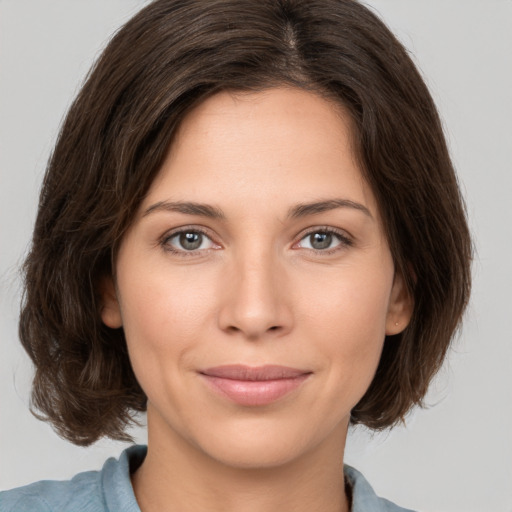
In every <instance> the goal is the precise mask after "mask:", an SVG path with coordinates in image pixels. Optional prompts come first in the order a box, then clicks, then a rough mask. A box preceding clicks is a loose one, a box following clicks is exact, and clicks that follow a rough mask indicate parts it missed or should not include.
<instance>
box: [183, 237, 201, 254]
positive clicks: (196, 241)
mask: <svg viewBox="0 0 512 512" xmlns="http://www.w3.org/2000/svg"><path fill="white" fill-rule="evenodd" d="M202 238H203V236H202V235H201V234H200V233H182V234H181V235H180V245H181V246H182V247H183V248H184V249H186V250H187V251H192V250H194V249H198V248H199V247H200V246H201V242H202V241H203V240H202Z"/></svg>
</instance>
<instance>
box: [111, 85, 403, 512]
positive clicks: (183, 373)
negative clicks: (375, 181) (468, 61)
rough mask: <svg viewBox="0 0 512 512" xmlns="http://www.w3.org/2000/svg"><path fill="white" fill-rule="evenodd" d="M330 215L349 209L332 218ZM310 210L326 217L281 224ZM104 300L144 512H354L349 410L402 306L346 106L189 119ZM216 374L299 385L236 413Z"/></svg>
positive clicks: (200, 111)
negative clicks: (143, 433) (133, 431)
mask: <svg viewBox="0 0 512 512" xmlns="http://www.w3.org/2000/svg"><path fill="white" fill-rule="evenodd" d="M339 199H341V200H344V201H350V203H348V204H344V205H343V204H342V206H338V207H336V208H334V207H333V204H332V203H328V204H330V207H329V208H327V207H326V206H325V202H326V201H332V200H339ZM166 202H167V203H175V202H181V203H183V202H195V203H202V204H206V205H209V206H211V207H212V208H214V209H215V210H216V212H217V213H218V214H220V213H221V214H222V217H211V216H208V215H205V214H204V213H205V212H201V211H192V210H190V209H189V210H188V211H176V208H174V207H169V206H167V207H165V206H162V204H163V203H166ZM315 202H323V203H324V205H323V211H313V210H311V209H309V210H308V209H304V208H303V209H302V215H297V211H296V212H295V213H296V215H290V212H291V211H292V210H293V209H295V210H297V207H298V205H301V204H309V203H315ZM317 209H318V208H317ZM320 209H321V208H320ZM326 229H331V230H335V231H336V234H333V235H331V238H330V239H329V238H328V236H329V235H328V233H327V234H325V231H326ZM180 230H181V233H182V234H183V233H192V235H193V233H194V230H195V231H197V230H200V231H202V232H204V235H202V236H203V238H202V242H201V245H200V246H199V248H197V249H192V250H190V249H189V250H186V249H185V248H184V247H183V245H180ZM177 232H178V234H177ZM312 233H317V235H316V236H317V237H320V238H322V237H323V238H324V239H325V237H326V236H327V239H326V240H327V242H328V246H327V247H326V248H320V249H318V247H319V246H318V244H317V243H316V242H315V239H314V238H312V237H311V234H312ZM323 233H324V234H323ZM199 236H201V235H199ZM181 240H182V241H183V237H182V238H181ZM329 240H330V241H329ZM187 247H188V248H189V247H190V246H187ZM315 247H316V249H315ZM102 295H103V309H102V318H103V321H104V323H105V324H106V325H108V326H110V327H114V328H117V327H121V326H122V327H123V328H124V331H125V334H126V339H127V344H128V350H129V353H130V359H131V362H132V365H133V368H134V371H135V374H136V375H137V378H138V380H139V382H140V384H141V386H142V388H143V389H144V391H145V392H146V394H147V397H148V455H147V457H146V459H145V461H144V463H143V464H142V466H141V467H140V468H139V469H138V470H137V472H136V473H135V474H134V475H133V479H132V481H133V486H134V490H135V494H136V497H137V500H138V502H139V504H140V506H141V509H142V510H143V511H144V512H151V511H153V510H155V511H156V510H160V511H165V510H180V511H187V512H188V511H191V512H192V511H198V510H210V511H216V510H219V511H220V510H222V511H231V510H232V511H235V510H236V511H238V512H240V511H242V512H245V511H274V510H275V511H278V510H279V511H282V510H294V511H302V510H304V511H306V510H307V511H308V512H310V511H312V510H322V511H331V510H332V511H334V510H336V511H340V510H341V511H346V510H349V503H348V500H347V497H346V494H345V489H344V486H343V484H342V471H343V469H342V463H343V451H344V446H345V440H346V435H347V428H348V423H349V417H350V410H351V409H352V408H353V407H354V405H355V404H356V403H357V402H358V401H359V400H360V398H361V397H362V396H363V395H364V393H365V391H366V390H367V389H368V386H369V385H370V382H371V380H372V378H373V375H374V374H375V371H376V368H377V365H378V362H379V358H380V354H381V351H382V347H383V343H384V339H385V335H386V334H390V335H391V334H396V333H398V332H400V331H402V330H403V329H404V328H405V327H406V325H407V322H408V321H409V319H410V314H411V309H412V305H411V300H410V298H409V297H408V296H407V293H406V292H405V289H404V286H403V283H402V279H401V278H400V276H398V275H395V271H394V265H393V260H392V258H391V254H390V250H389V247H388V244H387V241H386V238H385V235H384V231H383V228H382V223H381V220H380V216H379V211H378V206H377V204H376V201H375V198H374V196H373V194H372V191H371V190H370V188H369V187H368V185H367V184H366V182H365V181H364V179H363V177H362V174H361V171H360V169H359V168H358V166H357V163H356V160H355V157H354V153H353V150H352V147H351V126H350V122H349V118H348V116H347V115H346V113H345V112H344V111H343V109H342V108H341V107H339V106H336V105H334V104H332V103H331V102H329V101H327V100H326V99H324V98H321V97H320V96H318V95H316V94H313V93H311V92H306V91H303V90H298V89H293V88H284V87H283V88H274V89H270V90H267V91H263V92H259V93H250V94H249V93H237V94H235V93H228V92H222V93H219V94H217V95H215V96H213V97H211V98H209V99H208V100H206V101H205V102H203V103H202V104H200V105H199V106H198V107H196V108H195V109H194V110H193V111H192V112H191V113H190V114H189V115H188V116H187V117H186V118H185V120H184V122H183V123H182V125H181V127H180V129H179V131H178V134H177V136H176V138H175V140H174V142H173V144H172V147H171V148H170V151H169V153H168V156H167V158H166V160H165V162H164V164H163V166H162V168H161V170H160V172H159V174H158V175H157V177H156V179H155V181H154V182H153V184H152V186H151V187H150V190H149V192H148V194H147V196H146V198H145V200H144V201H143V204H142V205H141V207H140V210H139V211H138V213H137V216H136V219H135V221H134V223H133V225H132V226H131V228H130V230H129V231H128V233H127V234H126V235H125V237H124V239H123V241H122V243H121V247H120V250H119V255H118V259H117V262H116V280H115V283H114V281H113V280H106V282H105V283H104V284H103V287H102ZM226 364H244V365H248V366H261V365H265V364H278V365H285V366H288V367H293V368H299V369H302V370H307V371H308V372H310V374H309V376H308V378H307V379H306V380H305V381H304V382H303V383H302V384H301V385H300V386H299V387H298V388H297V389H295V390H294V391H293V392H291V393H290V394H288V395H286V396H285V397H283V398H281V399H279V400H277V401H275V402H273V403H271V404H269V405H264V406H256V407H247V406H242V405H239V404H237V403H235V402H233V401H232V400H229V399H227V398H225V397H223V396H220V395H219V394H217V393H215V392H213V391H212V390H211V388H210V387H209V386H207V385H205V382H204V379H203V378H202V377H201V376H200V374H199V372H200V371H201V369H204V368H208V367H212V366H219V365H226Z"/></svg>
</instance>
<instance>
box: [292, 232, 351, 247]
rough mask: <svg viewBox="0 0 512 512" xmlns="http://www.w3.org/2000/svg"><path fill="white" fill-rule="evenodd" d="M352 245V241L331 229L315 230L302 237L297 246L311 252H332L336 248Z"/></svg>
mask: <svg viewBox="0 0 512 512" xmlns="http://www.w3.org/2000/svg"><path fill="white" fill-rule="evenodd" d="M350 245H352V241H351V240H350V239H349V238H348V237H347V236H345V235H343V234H341V233H339V232H338V231H335V230H333V229H317V230H316V231H311V232H309V233H308V234H307V235H306V236H304V237H302V238H301V240H300V241H299V243H298V244H297V246H298V247H299V248H301V249H310V250H313V251H323V252H332V251H335V250H336V249H338V248H340V249H341V248H342V247H347V246H350Z"/></svg>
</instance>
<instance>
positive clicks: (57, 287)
mask: <svg viewBox="0 0 512 512" xmlns="http://www.w3.org/2000/svg"><path fill="white" fill-rule="evenodd" d="M282 85H285V86H291V87H299V88H302V89H306V90H309V91H313V92H316V93H318V94H322V95H326V96H327V97H329V98H330V99H332V100H334V101H335V102H337V103H338V104H339V105H342V106H343V107H344V109H345V110H346V111H347V112H348V113H349V116H350V118H351V121H352V125H353V132H354V133H353V136H354V140H355V151H356V154H357V157H358V161H359V164H360V168H361V171H362V173H363V176H364V177H365V179H366V180H367V182H368V183H369V185H370V187H371V189H372V191H373V193H374V195H375V197H376V199H377V203H378V205H379V208H380V214H381V217H382V219H383V225H384V230H385V233H386V236H387V240H388V243H389V247H390V250H391V254H392V256H393V260H394V264H395V269H396V272H398V273H399V274H400V275H401V276H402V277H403V279H404V281H405V283H406V286H407V289H408V291H409V293H410V295H411V297H412V298H413V301H414V311H413V314H412V318H411V321H410V323H409V325H408V327H407V328H406V329H405V330H404V331H403V332H402V333H400V334H398V335H395V336H389V337H387V339H386V340H385V342H384V348H383V352H382V356H381V360H380V363H379V365H378V368H377V371H376V374H375V376H374V379H373V381H372V383H371V385H370V387H369V389H368V390H367V392H366V394H365V395H364V396H363V398H362V399H361V400H360V401H359V403H358V404H357V405H356V406H355V407H354V409H353V410H352V413H351V423H352V424H364V425H366V426H368V427H369V428H372V429H384V428H387V427H391V426H393V425H395V424H396V423H398V422H400V421H403V420H404V417H405V415H406V413H407V412H408V411H409V410H410V408H411V407H412V406H414V405H422V399H423V398H424V395H425V393H426V391H427V388H428V384H429V382H430V381H431V379H432V377H433V376H434V375H435V373H436V372H437V371H438V369H439V368H440V366H441V364H442V362H443V359H444V357H445V354H446V352H447V349H448V347H449V345H450V341H451V339H452V337H453V335H454V333H455V332H456V330H457V328H458V327H459V325H460V321H461V317H462V314H463V311H464V309H465V306H466V304H467V302H468V297H469V291H470V266H471V256H472V246H471V241H470V236H469V232H468V227H467V222H466V214H465V208H464V203H463V200H462V198H461V195H460V192H459V188H458V184H457V179H456V175H455V172H454V169H453V166H452V163H451V161H450V157H449V153H448V149H447V145H446V141H445V138H444V135H443V130H442V125H441V122H440V119H439V116H438V113H437V110H436V107H435V105H434V102H433V100H432V98H431V96H430V94H429V92H428V89H427V87H426V85H425V83H424V81H423V80H422V78H421V75H420V73H419V72H418V70H417V69H416V67H415V65H414V64H413V62H412V60H411V58H410V57H409V55H408V53H407V51H406V50H405V49H404V47H403V46H402V45H401V44H400V43H399V42H398V40H397V39H396V38H395V37H394V35H393V34H392V33H391V32H390V31H389V29H388V28H387V27H386V26H385V25H384V24H383V22H382V21H381V20H380V19H379V18H378V17H377V16H376V15H375V14H374V13H372V12H371V11H370V10H369V9H368V8H366V7H364V6H363V5H361V4H360V3H358V2H357V1H354V0H258V1H257V2H255V1H254V0H209V1H201V0H156V1H154V2H152V3H151V4H149V5H148V6H146V7H145V8H144V9H142V10H141V11H140V12H139V13H138V14H136V15H135V16H134V17H133V18H132V19H131V20H130V21H128V23H126V25H124V27H122V28H121V29H120V30H119V31H118V32H117V33H116V34H115V35H114V37H113V38H112V39H111V41H110V42H109V44H108V45H107V47H106V48H105V50H104V52H103V53H102V55H101V56H100V58H99V59H98V61H97V62H96V64H95V65H94V67H93V69H92V70H91V72H90V74H89V76H88V77H87V79H86V81H85V83H84V85H83V87H82V89H81V90H80V92H79V94H78V96H77V98H76V99H75V101H74V103H73V104H72V106H71V108H70V109H69V112H68V114H67V116H66V118H65V120H64V122H63V125H62V127H61V131H60V134H59V136H58V140H57V143H56V146H55V149H54V151H53V154H52V155H51V157H50V160H49V163H48V167H47V171H46V175H45V178H44V181H43V185H42V190H41V195H40V203H39V210H38V215H37V220H36V224H35V229H34V234H33V241H32V246H31V250H30V252H29V254H28V256H27V259H26V262H25V265H24V267H23V270H24V278H25V289H24V296H23V301H22V308H21V316H20V338H21V342H22V344H23V346H24V347H25V350H26V351H27V352H28V354H29V356H30V357H31V359H32V361H33V363H34V365H35V376H34V382H33V389H32V410H33V412H34V414H35V415H36V416H38V417H39V418H41V419H45V420H47V421H50V422H51V423H52V424H53V426H54V428H55V429H56V431H57V432H58V433H59V434H60V435H61V436H62V437H64V438H66V439H68V440H70V441H72V442H73V443H75V444H78V445H88V444H90V443H92V442H94V441H96V440H97V439H99V438H100V437H103V436H107V437H110V438H113V439H119V440H129V439H130V436H129V435H128V434H127V432H126V429H127V426H128V425H129V424H130V423H131V422H133V421H136V417H137V413H138V412H142V411H144V410H145V408H146V404H147V399H146V396H145V394H144V392H143V390H142V389H141V387H140V386H139V384H138V382H137V379H136V377H135V375H134V373H133V370H132V367H131V364H130V361H129V358H128V352H127V348H126V341H125V337H124V332H123V330H122V328H121V329H110V328H108V327H107V326H105V325H104V324H103V323H102V321H101V318H100V308H101V298H100V295H99V291H98V283H99V281H100V279H101V278H102V277H104V276H108V275H112V274H113V272H114V270H115V268H114V267H115V265H114V263H115V255H116V249H117V247H118V245H119V242H120V240H121V239H122V237H123V234H124V233H125V232H126V230H127V228H128V227H129V226H130V224H131V222H132V220H133V217H134V214H135V212H136V211H137V209H138V207H139V205H140V203H141V201H142V199H143V198H144V196H145V194H146V192H147V190H148V188H149V186H150V184H151V183H152V181H153V179H154V178H155V176H156V174H157V173H158V171H159V169H160V166H161V164H162V162H163V159H164V157H165V155H166V153H167V151H168V149H169V146H170V144H171V142H172V138H173V134H174V133H175V132H176V129H177V127H178V126H179V124H180V122H181V121H182V120H183V118H184V117H185V116H186V115H187V113H188V112H189V111H190V110H191V109H192V108H193V107H194V106H196V105H197V104H198V103H199V102H201V101H202V100H204V99H205V98H207V97H209V96H211V95H213V94H215V93H217V92H219V91H223V90H232V91H261V90H264V89H267V88H271V87H276V86H282ZM36 411H37V412H36Z"/></svg>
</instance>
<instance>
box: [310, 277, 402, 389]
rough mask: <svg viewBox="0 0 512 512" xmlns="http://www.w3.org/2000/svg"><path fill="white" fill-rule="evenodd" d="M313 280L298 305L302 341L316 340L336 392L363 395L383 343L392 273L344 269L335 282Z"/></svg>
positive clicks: (332, 279) (371, 376) (330, 279)
mask: <svg viewBox="0 0 512 512" xmlns="http://www.w3.org/2000/svg"><path fill="white" fill-rule="evenodd" d="M378 268H379V267H376V269H378ZM316 277H317V279H316V284H315V285H314V286H313V284H312V283H311V286H310V287H309V289H310V293H309V294H307V295H306V296H304V298H303V300H302V305H301V310H302V311H303V313H302V317H303V319H304V324H305V328H306V329H307V337H308V338H309V339H315V340H316V346H317V349H318V350H319V351H320V352H321V353H322V355H323V357H324V358H325V360H327V361H328V363H327V364H328V365H329V367H330V368H331V375H332V376H333V377H334V378H335V379H337V380H336V382H338V383H339V385H340V387H343V388H344V389H345V390H347V389H353V390H354V391H355V393H356V394H357V393H361V391H362V392H363V393H364V391H365V390H366V388H367V387H368V385H369V384H370V382H371V379H372V378H373V375H374V372H375V370H376V368H377V365H378V362H379V359H380V354H381V351H382V346H383V343H384V339H385V333H386V317H387V310H388V301H389V294H390V290H391V286H392V271H391V272H389V273H388V272H381V271H380V270H377V271H372V268H371V267H370V268H368V267H366V268H365V269H364V270H363V271H358V270H357V268H346V269H344V271H343V272H338V273H337V276H336V278H328V276H326V278H325V279H323V280H321V279H318V276H316ZM347 379H350V380H351V385H350V386H346V384H347V382H348V380H347ZM332 385H333V386H336V385H337V384H335V382H334V381H333V382H332Z"/></svg>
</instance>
